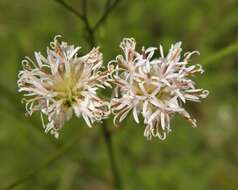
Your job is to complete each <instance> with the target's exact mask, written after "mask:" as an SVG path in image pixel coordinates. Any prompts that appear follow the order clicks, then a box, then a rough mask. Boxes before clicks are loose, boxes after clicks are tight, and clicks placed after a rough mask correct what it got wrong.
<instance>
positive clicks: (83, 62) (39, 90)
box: [18, 36, 109, 138]
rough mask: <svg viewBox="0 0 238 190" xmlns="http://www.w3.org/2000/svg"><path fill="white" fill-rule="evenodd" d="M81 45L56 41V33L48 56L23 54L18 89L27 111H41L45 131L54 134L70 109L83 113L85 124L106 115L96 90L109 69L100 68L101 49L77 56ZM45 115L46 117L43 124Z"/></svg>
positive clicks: (78, 113)
mask: <svg viewBox="0 0 238 190" xmlns="http://www.w3.org/2000/svg"><path fill="white" fill-rule="evenodd" d="M79 49H80V47H74V46H73V45H69V44H67V43H66V42H59V41H58V40H57V36H56V37H55V38H54V41H53V42H51V43H50V48H47V57H44V56H43V55H42V54H41V53H40V52H35V61H32V60H31V59H30V58H28V57H26V59H25V60H23V61H22V65H23V70H22V71H20V72H19V80H18V87H19V92H24V98H23V101H24V102H25V103H26V111H27V113H28V114H29V115H32V113H33V112H35V111H39V112H40V113H41V118H42V123H43V127H44V129H45V132H48V131H50V133H51V134H53V135H54V136H55V137H56V138H57V137H58V136H59V129H61V128H62V127H63V125H64V123H65V122H66V121H67V120H69V119H70V118H71V117H72V115H73V113H74V114H75V115H76V116H77V117H80V116H82V117H83V118H84V120H85V121H86V123H87V125H88V126H89V127H91V124H92V123H94V122H95V121H100V120H101V119H104V118H105V117H107V116H108V114H109V110H108V103H107V102H105V101H103V100H101V99H100V98H99V97H98V96H97V94H96V91H97V89H98V88H103V87H104V86H105V85H106V86H108V85H109V83H108V82H107V81H108V76H109V72H108V71H105V72H102V71H100V69H101V68H102V62H103V61H102V53H100V52H99V49H98V48H93V49H92V50H91V51H90V52H89V53H88V54H86V55H84V56H78V54H77V52H78V50H79ZM44 116H47V117H48V122H47V124H46V125H45V122H44Z"/></svg>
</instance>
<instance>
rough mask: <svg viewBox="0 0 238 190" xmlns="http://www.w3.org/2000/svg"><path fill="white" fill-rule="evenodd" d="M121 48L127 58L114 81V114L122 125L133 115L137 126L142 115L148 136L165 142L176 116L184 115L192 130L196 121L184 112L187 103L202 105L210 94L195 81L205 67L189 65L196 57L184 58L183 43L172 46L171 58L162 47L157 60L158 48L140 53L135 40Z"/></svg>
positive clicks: (122, 58)
mask: <svg viewBox="0 0 238 190" xmlns="http://www.w3.org/2000/svg"><path fill="white" fill-rule="evenodd" d="M120 47H121V48H122V50H123V51H124V56H123V55H118V56H117V58H116V60H115V61H112V63H113V62H115V63H116V66H115V69H114V70H115V71H114V74H113V81H114V83H115V84H116V88H115V90H114V93H113V94H114V97H113V99H112V101H111V107H112V113H114V114H115V117H114V123H116V121H117V119H119V122H121V121H122V120H123V119H124V118H125V117H126V116H127V115H128V113H129V112H130V111H131V112H132V114H133V117H134V119H135V121H136V122H137V123H139V115H140V114H141V115H142V117H143V120H144V124H145V125H146V127H145V130H144V136H145V137H147V138H148V139H151V138H152V137H153V136H156V137H159V138H160V139H165V138H166V135H167V134H168V133H169V132H170V131H171V127H170V120H171V118H172V117H173V116H174V115H175V114H176V113H178V114H180V115H182V116H183V117H184V118H185V119H186V120H188V121H189V122H190V123H191V124H192V126H194V127H195V126H196V120H195V119H193V118H192V117H191V116H190V114H189V113H188V112H187V111H186V110H185V109H184V107H183V105H184V104H185V103H186V102H187V101H194V102H199V101H200V99H201V98H206V97H207V95H208V91H207V90H203V89H201V88H199V89H198V88H196V87H195V82H194V81H193V80H192V79H191V78H192V77H193V76H194V75H195V74H197V73H203V69H202V67H201V65H189V63H188V61H189V59H190V57H191V55H192V54H194V53H198V52H197V51H193V52H187V53H185V54H184V56H183V58H181V57H182V55H181V51H182V49H181V42H178V43H176V44H174V45H172V46H171V48H170V50H169V53H168V55H167V56H165V55H164V52H163V48H162V46H160V55H161V56H160V57H159V58H153V55H154V53H155V51H156V50H157V48H154V47H150V48H148V49H145V48H144V47H143V48H142V51H141V52H138V51H137V50H136V42H135V40H134V39H132V38H126V39H123V41H122V43H121V45H120Z"/></svg>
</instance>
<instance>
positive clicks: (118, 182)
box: [102, 121, 122, 190]
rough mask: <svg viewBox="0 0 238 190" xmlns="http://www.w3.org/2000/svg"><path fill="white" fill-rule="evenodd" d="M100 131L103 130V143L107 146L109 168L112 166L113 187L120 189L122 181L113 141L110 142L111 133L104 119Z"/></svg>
mask: <svg viewBox="0 0 238 190" xmlns="http://www.w3.org/2000/svg"><path fill="white" fill-rule="evenodd" d="M102 131H103V136H104V139H105V143H106V146H107V151H108V155H109V158H110V164H111V168H112V172H113V176H114V183H115V188H116V189H117V190H121V189H122V183H121V178H120V175H119V171H118V167H117V164H116V160H115V154H114V148H113V143H112V135H111V132H110V131H109V129H108V127H107V124H106V122H105V121H104V122H103V123H102Z"/></svg>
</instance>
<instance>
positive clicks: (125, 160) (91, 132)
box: [0, 0, 238, 190]
mask: <svg viewBox="0 0 238 190" xmlns="http://www.w3.org/2000/svg"><path fill="white" fill-rule="evenodd" d="M67 2H68V3H70V4H72V5H73V6H74V8H76V9H78V10H80V9H81V2H80V0H68V1H67ZM104 3H105V1H103V0H100V1H98V0H90V1H89V0H88V7H89V10H88V11H89V12H88V14H89V16H90V22H91V23H95V22H96V21H97V19H98V18H99V16H100V15H101V14H102V11H103V7H104ZM56 34H61V35H63V37H64V40H65V41H69V42H71V43H74V44H76V45H80V46H82V47H83V49H82V51H83V52H87V51H88V50H89V46H88V44H87V42H86V41H85V29H84V27H83V24H82V23H81V21H80V20H79V19H78V18H77V17H75V16H74V15H72V14H71V13H70V12H68V11H67V10H65V9H64V8H63V7H62V6H60V5H58V4H57V3H56V2H55V1H53V0H42V1H32V0H21V1H17V0H13V1H9V0H1V1H0V50H1V51H0V52H1V53H0V56H1V69H0V85H1V86H0V118H1V119H0V189H1V188H2V187H5V186H7V185H8V184H10V183H11V182H12V181H14V180H15V179H18V178H19V177H22V176H24V175H26V174H27V173H28V172H30V171H32V170H33V169H34V168H37V167H39V166H40V165H41V164H42V163H43V162H45V161H47V160H48V159H49V158H50V157H51V156H52V155H54V154H55V152H57V151H58V150H59V149H60V148H61V147H62V146H64V145H65V144H67V143H68V142H70V141H72V139H75V138H76V139H77V140H76V142H75V144H74V146H72V147H71V148H70V149H69V151H67V152H66V153H65V154H64V155H63V156H61V157H60V158H59V159H57V160H56V161H54V162H52V163H51V164H49V165H48V166H47V167H45V168H43V169H42V170H41V171H40V172H38V173H37V174H36V175H34V176H33V177H32V178H31V179H29V180H27V181H25V182H24V183H22V184H21V185H20V186H18V187H16V188H15V189H19V190H25V189H34V190H43V189H44V190H48V189H49V190H51V189H57V190H69V189H74V190H76V189H80V190H84V189H96V190H100V189H102V190H106V189H113V185H112V183H113V178H112V173H111V170H110V164H109V160H108V155H107V151H106V147H105V143H104V140H103V137H102V132H101V130H100V128H99V127H94V128H92V129H89V128H88V127H86V125H85V123H84V122H83V121H82V120H80V119H76V118H75V119H73V120H71V121H70V122H68V123H67V124H66V126H65V127H64V129H63V130H62V133H61V136H60V139H59V140H55V139H53V137H52V136H50V135H45V134H44V133H43V130H42V128H41V123H40V118H39V115H37V114H35V115H34V117H33V118H25V116H24V106H23V105H21V103H20V98H21V95H20V94H18V93H17V89H16V80H17V73H18V71H19V69H20V68H21V60H22V59H23V57H24V56H25V55H27V56H30V57H33V51H34V50H39V51H45V47H46V46H47V45H48V43H49V41H51V40H52V39H53V37H54V36H55V35H56ZM123 37H135V38H136V40H137V41H138V45H139V46H142V45H145V46H159V44H163V45H164V46H165V49H168V48H169V46H170V44H171V43H174V42H176V41H183V47H184V50H185V51H187V50H195V49H197V50H199V51H200V52H201V56H194V58H193V61H194V63H200V64H203V62H202V60H205V58H207V57H208V56H209V55H211V54H213V53H216V52H218V51H219V50H220V49H223V48H225V47H227V46H229V45H232V44H234V43H237V42H238V1H237V0H225V1H224V0H209V1H208V0H171V1H163V0H149V1H143V0H130V1H126V0H121V2H120V3H119V4H118V6H117V7H116V9H115V10H114V11H113V12H112V13H111V15H110V16H109V18H108V21H107V22H106V23H105V24H104V25H103V26H102V27H101V28H100V29H99V30H98V32H97V39H96V40H97V43H98V45H99V46H100V48H101V51H102V52H103V53H104V61H105V64H106V63H107V61H109V59H112V58H114V57H115V55H116V54H118V53H119V52H120V49H119V47H118V45H119V42H120V41H121V39H122V38H123ZM204 69H205V70H206V73H205V74H204V75H202V76H201V77H199V78H196V80H197V81H198V83H199V84H200V86H201V87H203V88H205V89H209V90H210V95H209V98H208V99H206V100H204V101H203V103H199V104H190V105H187V108H188V109H190V110H191V112H192V113H193V116H195V117H196V118H197V120H198V125H199V127H198V128H196V129H193V128H191V127H190V126H189V124H187V123H186V121H184V120H183V119H181V118H179V117H175V119H174V121H173V123H172V130H173V131H172V133H171V135H169V137H168V138H167V140H166V141H160V140H156V139H154V140H152V141H147V140H146V139H145V138H144V137H143V125H136V124H135V122H134V121H133V119H132V118H128V119H127V120H126V121H125V122H123V123H122V124H121V128H120V129H119V130H118V131H117V132H116V133H114V135H113V143H114V147H115V151H116V152H115V154H116V161H117V164H118V166H119V170H120V175H121V177H122V181H123V187H124V189H128V190H131V189H141V190H142V189H155V190H156V189H163V190H166V189H168V190H170V189H174V190H175V189H176V190H184V189H193V190H201V189H217V190H234V189H237V186H238V181H237V179H238V162H237V160H238V138H237V134H238V128H237V126H238V117H237V115H238V99H237V97H238V77H237V76H238V57H237V52H235V53H233V54H230V55H229V56H226V57H224V58H222V59H219V60H217V61H215V62H212V63H208V64H206V65H205V66H204ZM108 124H109V125H110V128H113V127H114V126H113V125H112V122H111V121H108Z"/></svg>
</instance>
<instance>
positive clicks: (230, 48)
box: [201, 42, 238, 66]
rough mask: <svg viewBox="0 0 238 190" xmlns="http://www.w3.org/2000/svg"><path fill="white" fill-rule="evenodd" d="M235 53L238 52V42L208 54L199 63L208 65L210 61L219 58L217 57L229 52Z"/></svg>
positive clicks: (222, 56)
mask: <svg viewBox="0 0 238 190" xmlns="http://www.w3.org/2000/svg"><path fill="white" fill-rule="evenodd" d="M235 52H236V53H237V52H238V42H236V43H234V44H232V45H230V46H228V47H225V48H223V49H221V50H219V51H218V52H216V53H214V54H212V55H210V56H208V57H207V58H205V59H204V60H203V61H201V63H202V64H203V65H206V66H208V65H210V64H211V63H213V62H215V61H217V60H219V59H222V58H224V57H226V56H228V55H230V54H233V53H235Z"/></svg>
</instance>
